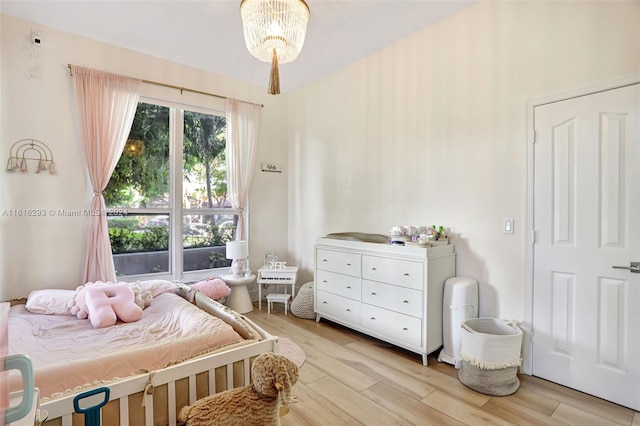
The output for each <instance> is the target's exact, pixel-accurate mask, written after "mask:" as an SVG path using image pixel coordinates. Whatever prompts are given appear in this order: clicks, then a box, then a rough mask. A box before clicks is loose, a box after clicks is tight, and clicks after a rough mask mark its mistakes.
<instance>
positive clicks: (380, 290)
mask: <svg viewBox="0 0 640 426" xmlns="http://www.w3.org/2000/svg"><path fill="white" fill-rule="evenodd" d="M362 301H363V302H364V303H368V304H370V305H374V306H378V307H380V308H386V309H391V310H392V311H396V312H399V313H401V314H406V315H411V316H412V317H416V318H422V291H420V290H414V289H412V288H406V287H399V286H396V285H389V284H383V283H379V282H377V281H367V280H363V281H362Z"/></svg>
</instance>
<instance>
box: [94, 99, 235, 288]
mask: <svg viewBox="0 0 640 426" xmlns="http://www.w3.org/2000/svg"><path fill="white" fill-rule="evenodd" d="M225 144H226V122H225V116H224V113H222V112H218V111H211V110H204V109H197V108H193V107H190V108H189V109H184V108H181V107H179V106H176V105H157V104H154V103H146V102H140V103H139V104H138V108H137V110H136V115H135V118H134V121H133V125H132V127H131V132H130V134H129V139H128V141H127V143H126V145H125V148H124V150H123V153H122V157H121V158H120V160H119V162H118V165H117V166H116V168H115V170H114V172H113V175H112V177H111V180H110V181H109V184H108V185H107V188H106V190H105V192H104V197H105V202H106V204H107V207H108V208H110V209H115V211H123V212H124V213H125V214H124V215H123V216H111V217H109V218H108V223H109V237H110V240H111V249H112V253H113V255H114V263H115V266H116V274H117V275H118V276H132V275H138V276H139V275H150V274H155V276H156V277H160V276H163V277H168V278H172V279H184V278H185V277H192V278H193V279H196V278H197V277H198V276H202V275H206V274H207V273H208V274H210V273H211V269H217V268H225V269H226V268H228V267H229V266H230V264H231V260H228V259H226V258H225V243H226V242H227V241H229V240H232V239H234V237H235V230H236V225H237V223H238V216H237V212H236V211H234V209H233V208H232V207H231V204H230V203H229V201H228V199H227V183H226V159H225ZM176 194H177V195H176Z"/></svg>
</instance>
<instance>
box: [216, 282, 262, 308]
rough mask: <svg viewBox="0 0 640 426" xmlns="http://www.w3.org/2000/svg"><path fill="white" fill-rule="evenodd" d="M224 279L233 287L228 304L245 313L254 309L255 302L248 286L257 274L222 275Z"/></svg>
mask: <svg viewBox="0 0 640 426" xmlns="http://www.w3.org/2000/svg"><path fill="white" fill-rule="evenodd" d="M220 278H221V279H222V281H224V282H225V283H227V285H228V286H229V287H230V288H231V294H229V297H227V306H228V307H229V308H231V309H233V310H234V311H236V312H238V313H241V314H244V313H247V312H251V311H253V302H251V296H250V295H249V289H248V288H247V286H248V285H249V284H251V283H252V282H253V281H254V280H255V279H256V276H255V275H249V276H246V277H245V276H244V275H230V274H229V275H222V276H221V277H220Z"/></svg>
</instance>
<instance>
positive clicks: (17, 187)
mask: <svg viewBox="0 0 640 426" xmlns="http://www.w3.org/2000/svg"><path fill="white" fill-rule="evenodd" d="M0 18H1V21H0V23H1V28H0V31H1V33H0V36H1V40H0V52H1V55H2V56H1V64H0V65H1V67H0V76H1V79H2V81H1V86H0V91H1V92H0V98H1V103H0V123H1V126H0V159H1V161H0V162H2V164H3V167H4V164H6V161H7V158H8V156H9V149H10V147H11V145H12V144H13V143H14V142H16V141H18V140H20V139H25V138H28V139H37V140H40V141H42V142H45V143H46V144H47V145H49V147H50V148H51V150H52V151H53V155H54V159H55V163H56V169H57V175H55V176H50V175H48V174H40V175H37V174H34V173H33V172H30V173H26V174H20V173H16V174H9V173H6V172H5V171H4V170H3V171H2V172H0V300H5V299H8V298H14V297H22V296H26V295H27V294H28V291H29V290H31V289H38V288H75V287H76V286H78V285H80V284H81V282H80V280H81V274H82V268H83V258H82V253H83V250H84V237H83V231H84V226H85V220H84V219H83V218H81V217H52V216H51V215H48V216H47V217H42V218H33V217H11V216H7V215H6V214H5V215H2V212H5V213H6V211H7V210H9V209H26V208H31V209H45V210H49V209H55V210H58V209H69V210H77V209H83V208H86V207H88V200H89V193H90V191H89V189H88V187H87V178H86V173H85V171H84V166H83V161H84V160H83V158H82V156H81V153H80V145H79V142H78V136H77V131H76V124H77V122H76V121H75V115H74V113H73V108H74V102H75V100H74V99H73V93H72V88H71V87H72V86H71V84H72V82H71V78H70V77H69V71H68V69H67V64H68V63H72V64H77V65H81V66H86V67H90V68H96V69H100V70H104V71H109V72H114V73H118V74H124V75H130V76H135V77H139V78H143V79H148V80H154V81H160V82H165V83H170V84H175V85H179V86H185V87H189V88H194V89H199V90H203V91H208V92H213V93H218V94H222V95H225V96H230V97H235V98H238V99H241V100H246V101H250V102H256V103H262V104H264V109H263V115H262V128H261V146H260V147H259V150H258V163H260V162H276V163H280V164H282V165H283V166H284V173H282V174H276V173H261V172H259V171H256V174H255V181H254V188H253V191H252V192H251V196H250V207H251V221H250V230H251V235H252V238H251V247H250V256H251V257H252V260H251V267H252V269H254V270H255V269H257V268H258V267H259V266H260V265H261V264H262V260H263V256H264V252H265V251H276V252H278V253H282V254H284V253H286V252H287V237H286V234H287V209H286V205H287V194H286V190H287V175H288V170H287V167H286V161H287V142H286V97H273V96H269V95H267V94H266V89H264V88H259V87H255V86H250V85H247V84H244V83H240V82H238V81H235V80H231V79H229V78H224V77H221V76H217V75H214V74H211V73H207V72H203V71H199V70H196V69H192V68H188V67H185V66H182V65H179V64H175V63H171V62H168V61H165V60H162V59H158V58H153V57H149V56H145V55H142V54H138V53H135V52H133V51H129V50H126V49H121V48H118V47H114V46H111V45H107V44H104V43H100V42H97V41H94V40H89V39H86V38H81V37H77V36H74V35H71V34H68V33H64V32H60V31H56V30H53V29H51V28H46V27H43V26H40V25H37V26H36V25H35V24H32V23H29V22H25V21H22V20H18V19H15V18H12V17H9V16H5V15H0ZM32 28H37V29H39V30H40V31H41V36H42V38H43V41H44V43H43V45H42V46H41V47H40V48H38V49H37V50H35V55H34V54H31V52H30V49H29V46H30V35H31V30H32ZM203 54H213V52H206V51H204V52H203ZM34 66H39V67H40V68H39V69H38V70H37V71H36V72H35V73H32V72H31V71H30V70H32V68H33V67H34ZM142 90H143V92H144V93H146V94H148V95H153V96H158V97H159V98H164V99H168V100H173V101H177V102H183V103H185V104H191V105H193V104H197V103H199V104H202V103H207V105H210V106H213V107H215V106H216V105H219V104H220V101H219V100H216V99H215V98H210V97H206V96H205V97H203V96H201V95H188V94H185V95H180V93H179V91H177V90H169V89H159V88H158V87H157V86H150V85H143V89H142ZM32 170H33V167H32ZM283 257H284V256H283Z"/></svg>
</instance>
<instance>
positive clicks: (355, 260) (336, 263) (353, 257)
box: [316, 249, 360, 277]
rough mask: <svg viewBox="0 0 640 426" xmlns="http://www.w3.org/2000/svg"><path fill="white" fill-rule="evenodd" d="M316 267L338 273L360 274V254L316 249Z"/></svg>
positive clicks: (357, 275) (355, 275)
mask: <svg viewBox="0 0 640 426" xmlns="http://www.w3.org/2000/svg"><path fill="white" fill-rule="evenodd" d="M316 268H318V269H322V270H324V271H330V272H337V273H339V274H345V275H352V276H354V277H359V276H360V255H359V254H357V253H346V252H344V251H334V250H324V249H318V250H317V251H316Z"/></svg>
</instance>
